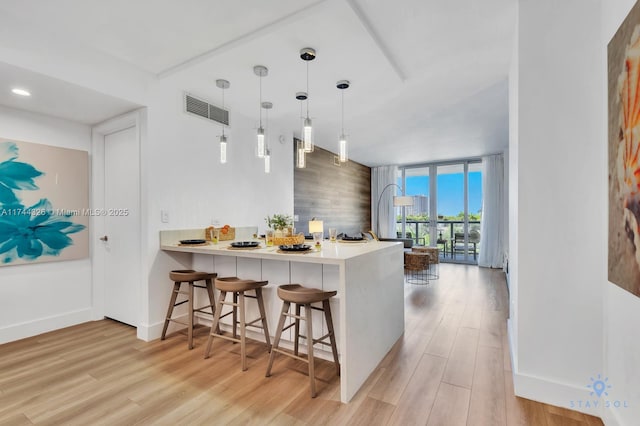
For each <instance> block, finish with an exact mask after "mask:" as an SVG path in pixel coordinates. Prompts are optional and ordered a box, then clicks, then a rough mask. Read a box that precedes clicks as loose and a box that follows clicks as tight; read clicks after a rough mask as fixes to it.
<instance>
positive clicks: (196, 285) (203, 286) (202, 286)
mask: <svg viewBox="0 0 640 426" xmlns="http://www.w3.org/2000/svg"><path fill="white" fill-rule="evenodd" d="M193 286H194V287H198V288H207V286H206V285H198V284H193Z"/></svg>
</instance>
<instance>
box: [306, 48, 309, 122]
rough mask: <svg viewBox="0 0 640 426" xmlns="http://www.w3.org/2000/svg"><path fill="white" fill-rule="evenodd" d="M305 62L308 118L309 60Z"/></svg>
mask: <svg viewBox="0 0 640 426" xmlns="http://www.w3.org/2000/svg"><path fill="white" fill-rule="evenodd" d="M306 62H307V118H309V61H306Z"/></svg>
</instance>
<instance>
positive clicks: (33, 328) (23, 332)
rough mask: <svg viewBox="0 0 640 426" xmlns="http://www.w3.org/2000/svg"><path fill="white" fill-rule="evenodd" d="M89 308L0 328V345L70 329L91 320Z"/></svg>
mask: <svg viewBox="0 0 640 426" xmlns="http://www.w3.org/2000/svg"><path fill="white" fill-rule="evenodd" d="M91 317H92V310H91V308H86V309H78V310H76V311H71V312H65V313H63V314H59V315H53V316H50V317H45V318H38V319H36V320H33V321H26V322H21V323H18V324H12V325H9V326H6V327H2V328H0V344H2V343H8V342H13V341H14V340H20V339H25V338H27V337H31V336H37V335H38V334H42V333H46V332H48V331H53V330H58V329H60V328H65V327H70V326H72V325H76V324H81V323H83V322H89V321H91V320H92V318H91Z"/></svg>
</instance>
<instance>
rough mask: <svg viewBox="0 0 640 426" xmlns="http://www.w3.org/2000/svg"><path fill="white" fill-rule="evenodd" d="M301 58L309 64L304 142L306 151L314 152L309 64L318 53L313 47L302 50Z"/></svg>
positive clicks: (303, 127) (303, 131)
mask: <svg viewBox="0 0 640 426" xmlns="http://www.w3.org/2000/svg"><path fill="white" fill-rule="evenodd" d="M300 58H301V59H302V60H303V61H305V62H306V63H307V116H306V118H305V119H304V124H303V126H302V140H303V141H304V151H305V152H313V126H312V124H311V118H309V98H308V95H309V62H310V61H313V60H314V59H315V58H316V51H315V49H313V48H311V47H305V48H304V49H301V50H300Z"/></svg>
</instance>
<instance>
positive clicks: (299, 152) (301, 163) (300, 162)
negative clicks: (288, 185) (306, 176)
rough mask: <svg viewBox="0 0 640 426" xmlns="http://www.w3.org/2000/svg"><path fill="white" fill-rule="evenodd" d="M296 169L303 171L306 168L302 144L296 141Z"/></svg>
mask: <svg viewBox="0 0 640 426" xmlns="http://www.w3.org/2000/svg"><path fill="white" fill-rule="evenodd" d="M296 167H297V168H299V169H304V168H305V167H307V163H306V159H305V152H304V142H302V141H296Z"/></svg>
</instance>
